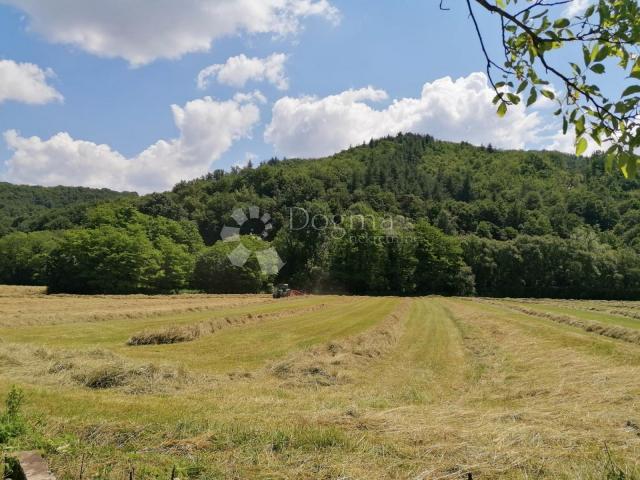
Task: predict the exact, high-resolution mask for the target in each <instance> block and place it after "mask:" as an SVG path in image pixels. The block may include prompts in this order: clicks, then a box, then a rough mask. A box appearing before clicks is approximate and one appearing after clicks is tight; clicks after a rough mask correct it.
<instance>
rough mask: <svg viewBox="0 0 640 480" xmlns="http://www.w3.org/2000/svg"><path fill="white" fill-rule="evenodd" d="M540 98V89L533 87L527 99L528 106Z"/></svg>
mask: <svg viewBox="0 0 640 480" xmlns="http://www.w3.org/2000/svg"><path fill="white" fill-rule="evenodd" d="M536 100H538V91H537V90H536V89H535V88H531V92H530V93H529V99H528V100H527V107H530V106H531V105H533V104H534V103H536Z"/></svg>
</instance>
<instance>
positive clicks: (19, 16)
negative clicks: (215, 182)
mask: <svg viewBox="0 0 640 480" xmlns="http://www.w3.org/2000/svg"><path fill="white" fill-rule="evenodd" d="M53 3H54V2H49V1H48V0H0V61H4V62H5V63H4V69H3V68H0V132H11V133H9V134H5V138H4V139H2V140H0V178H3V179H5V180H8V181H14V182H17V183H32V184H44V185H53V184H59V183H61V184H70V185H87V186H105V187H111V188H116V189H124V188H128V189H133V188H135V189H136V190H138V191H143V192H144V191H151V190H163V189H166V188H170V186H171V185H172V184H173V183H175V181H177V180H179V179H181V178H185V179H188V178H191V177H192V176H196V175H201V174H204V173H206V171H208V170H209V169H213V168H225V169H228V168H229V167H231V166H232V165H234V164H241V163H243V162H244V161H246V159H247V158H255V159H256V161H260V160H264V159H268V158H270V157H272V156H274V155H277V156H279V157H282V156H303V157H313V156H318V155H325V154H329V153H332V152H334V151H337V150H340V149H342V148H346V147H348V146H349V145H350V144H355V143H359V142H361V141H362V140H364V139H368V138H370V137H371V136H378V135H383V134H387V133H395V132H396V131H399V130H402V131H407V130H413V131H417V132H419V133H432V134H434V135H436V136H438V137H441V138H444V139H448V140H468V141H471V142H472V143H488V142H492V143H494V144H496V145H498V146H501V147H505V148H511V147H513V148H560V149H567V145H570V142H567V141H564V140H562V139H561V140H558V137H557V133H558V131H557V126H556V125H555V123H554V122H553V121H550V120H549V118H548V117H550V112H549V106H545V105H541V106H540V107H539V108H537V109H535V110H533V111H528V112H527V111H524V110H522V111H517V112H514V113H513V114H512V113H510V114H509V115H508V116H507V118H506V119H505V120H498V119H497V118H494V117H495V115H493V111H494V107H493V106H492V105H490V102H487V100H486V99H487V98H490V97H488V95H490V94H491V92H490V91H489V90H488V88H486V85H485V88H483V85H482V83H483V79H482V76H481V74H480V73H477V72H483V71H484V63H485V62H484V58H483V57H482V54H481V51H480V48H479V45H478V42H477V39H476V37H475V32H474V31H473V28H472V24H471V22H470V19H469V18H468V15H467V14H466V12H465V10H464V5H463V2H461V1H460V0H450V1H449V6H450V7H451V10H450V11H446V12H443V11H440V10H439V7H438V3H439V2H438V1H436V0H427V1H424V0H396V1H394V2H382V1H381V2H372V1H371V0H369V1H366V0H332V1H331V2H328V1H327V0H255V2H251V1H246V0H244V1H242V0H237V1H236V0H186V1H184V2H172V1H171V0H162V1H158V0H140V1H138V2H137V5H138V6H137V7H136V8H130V5H131V4H129V3H127V2H126V1H124V0H116V1H113V2H110V3H111V5H109V6H100V2H92V1H88V2H87V1H85V0H60V1H59V2H55V3H56V4H57V8H55V7H52V6H51V5H52V4H53ZM107 3H109V2H107ZM223 3H224V4H225V5H226V6H227V7H225V8H227V10H225V13H224V15H222V14H219V13H218V12H217V11H216V12H214V13H212V14H211V15H214V17H212V19H213V21H208V20H207V19H206V18H204V19H203V18H200V17H202V16H203V14H202V13H198V12H197V11H195V10H197V8H201V7H202V5H203V4H205V5H206V4H214V5H215V6H216V8H217V6H219V5H220V4H223ZM87 4H89V5H91V4H94V5H93V8H91V7H87ZM179 5H182V8H180V7H177V6H179ZM265 5H267V6H265ZM269 5H271V6H269ZM254 7H255V8H254ZM52 8H53V9H52ZM145 8H146V9H147V10H146V11H145ZM176 8H178V9H177V10H176ZM189 9H192V10H193V12H190V11H189ZM132 10H133V11H132ZM480 19H481V25H482V27H483V29H485V30H486V31H487V32H488V33H487V37H488V38H489V42H490V45H491V48H492V49H496V50H495V51H496V53H498V51H497V47H498V45H497V43H496V41H497V38H496V36H495V33H496V32H497V30H496V24H495V23H494V20H493V19H491V18H489V17H488V16H487V15H480ZM217 20H220V21H219V22H217ZM212 25H213V26H212ZM194 32H195V33H194ZM196 37H197V38H196ZM207 41H209V42H210V45H211V46H210V48H209V49H206V43H207ZM203 42H204V46H203ZM193 50H196V51H193ZM274 54H284V57H282V56H281V57H280V58H284V60H283V61H282V62H280V63H279V64H278V62H275V61H274V63H275V66H273V65H272V67H273V69H274V71H275V73H274V72H271V77H269V74H268V73H267V71H266V70H264V71H261V68H263V67H264V65H263V64H265V62H266V61H267V60H266V59H269V58H270V56H271V55H274ZM241 55H242V56H244V57H239V56H241ZM167 57H172V58H167ZM234 57H238V58H239V60H238V58H236V65H237V64H238V63H240V64H242V65H241V67H243V68H244V69H245V73H244V74H242V73H241V72H240V73H238V71H237V70H236V71H234V70H233V69H231V68H226V69H225V67H224V66H223V65H225V64H226V63H227V62H228V60H229V59H232V58H234ZM243 59H244V60H243ZM247 59H253V60H251V61H250V62H246V60H247ZM8 62H12V63H11V64H10V63H8ZM243 62H244V64H243ZM260 62H262V63H260ZM249 63H251V65H249ZM25 64H33V66H32V68H31V69H30V70H29V71H28V72H27V74H26V75H27V77H23V76H21V75H25V72H23V71H22V70H24V68H23V67H24V65H25ZM212 65H218V67H213V71H214V72H215V73H214V74H213V75H211V76H210V77H208V85H207V86H206V88H204V89H201V88H198V85H197V83H196V79H197V77H198V73H199V72H200V71H202V70H203V69H205V68H206V67H209V66H212ZM229 65H230V64H227V66H229ZM2 66H3V64H2V63H0V67H2ZM35 66H37V67H35ZM33 68H37V69H40V72H34V70H33ZM48 69H50V70H48ZM247 69H249V70H247ZM256 72H257V73H256ZM3 75H4V76H3ZM12 75H13V76H14V77H16V78H17V79H16V78H13V77H11V76H12ZM38 75H40V76H38ZM225 75H226V76H225ZM274 76H276V77H277V76H279V78H280V79H285V80H286V82H285V83H287V84H288V88H286V89H285V88H284V87H285V85H283V84H282V82H281V83H280V84H278V82H277V81H275V80H273V77H274ZM446 77H451V80H446ZM247 78H248V80H247ZM243 80H246V82H245V83H244V84H242V81H243ZM3 82H4V83H5V84H6V85H8V87H5V88H4V91H5V92H6V90H7V89H10V87H11V86H12V85H13V86H15V84H16V83H17V82H22V83H21V85H23V86H24V85H25V82H33V88H34V89H35V90H34V91H24V88H22V90H20V88H18V90H19V91H18V92H17V93H13V96H12V95H11V93H5V98H4V101H2V100H3V97H2V92H3V87H2V83H3ZM426 83H429V84H431V85H430V87H429V88H427V89H425V91H423V86H424V85H425V84H426ZM29 85H31V84H30V83H29ZM25 88H26V87H25ZM258 92H259V93H258ZM238 94H243V95H244V96H243V97H238ZM61 97H63V99H61ZM205 97H211V98H209V99H206V98H205ZM172 105H175V106H176V108H174V109H173V110H172V107H171V106H172ZM178 118H182V119H183V120H182V127H180V126H179V125H177V122H178V121H179V120H177V119H178ZM34 136H37V137H39V138H38V139H34V138H32V137H34ZM99 146H102V147H99Z"/></svg>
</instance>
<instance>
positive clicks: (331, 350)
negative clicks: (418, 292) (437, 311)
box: [266, 299, 411, 386]
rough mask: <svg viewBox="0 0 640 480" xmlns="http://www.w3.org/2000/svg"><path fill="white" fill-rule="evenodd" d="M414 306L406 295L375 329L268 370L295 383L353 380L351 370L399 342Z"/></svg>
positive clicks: (295, 357) (327, 382) (319, 348)
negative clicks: (350, 374)
mask: <svg viewBox="0 0 640 480" xmlns="http://www.w3.org/2000/svg"><path fill="white" fill-rule="evenodd" d="M410 306H411V300H410V299H404V300H402V302H401V303H400V304H399V305H398V307H397V308H396V309H395V310H394V311H393V312H392V313H390V314H389V315H388V316H387V317H386V318H385V319H384V320H383V321H382V322H381V323H380V324H379V325H378V326H376V327H374V328H373V329H371V330H369V331H366V332H363V333H360V334H358V335H354V336H351V337H347V338H345V339H343V340H340V341H335V340H334V341H331V342H329V343H327V344H325V345H322V346H318V347H314V348H311V349H308V350H305V351H303V352H297V353H295V354H293V355H291V356H289V357H288V358H287V359H285V360H282V361H279V362H277V363H273V364H271V365H269V366H267V367H266V373H267V374H269V375H272V376H275V377H276V378H279V379H281V380H286V381H287V383H289V384H292V385H309V384H312V385H319V386H329V385H336V384H344V383H349V381H350V378H349V375H348V370H349V369H351V368H354V367H355V368H357V367H359V366H362V365H363V364H366V363H367V362H369V361H371V360H373V359H377V358H380V357H382V356H383V355H385V354H386V353H387V352H389V351H390V350H392V349H393V347H394V346H395V345H396V344H397V343H398V340H399V339H400V336H401V335H402V332H403V331H404V326H405V320H406V318H407V316H408V313H409V309H410Z"/></svg>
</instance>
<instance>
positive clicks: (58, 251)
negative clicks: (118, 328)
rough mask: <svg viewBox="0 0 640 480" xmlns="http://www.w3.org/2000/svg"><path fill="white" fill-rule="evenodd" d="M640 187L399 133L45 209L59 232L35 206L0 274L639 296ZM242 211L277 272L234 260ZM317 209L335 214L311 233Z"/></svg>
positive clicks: (0, 251) (6, 244)
mask: <svg viewBox="0 0 640 480" xmlns="http://www.w3.org/2000/svg"><path fill="white" fill-rule="evenodd" d="M638 186H640V184H639V183H638V181H635V180H634V181H629V180H625V179H623V178H622V177H621V176H620V175H618V174H607V173H605V172H604V167H603V159H602V158H601V157H599V156H598V155H595V156H594V157H592V158H591V159H588V160H584V159H578V158H576V157H573V156H570V155H563V154H560V153H556V152H521V151H497V150H495V149H494V148H492V147H491V146H487V147H480V148H478V147H473V146H471V145H468V144H464V143H463V144H452V143H448V142H440V141H436V140H434V139H433V138H431V137H429V136H419V135H411V134H405V135H402V134H401V135H398V136H396V137H393V138H391V137H390V138H384V139H380V140H374V141H371V142H369V143H368V144H366V145H362V146H360V147H356V148H352V149H349V150H346V151H344V152H341V153H339V154H336V155H334V156H332V157H329V158H324V159H318V160H278V159H272V160H270V161H268V162H265V163H264V164H262V165H260V166H259V167H257V168H244V169H234V170H233V171H232V172H223V171H220V170H217V171H215V172H212V173H211V174H209V175H207V176H205V177H203V178H201V179H197V180H193V181H190V182H182V183H180V184H178V185H176V186H175V187H174V189H173V190H172V191H171V192H165V193H156V194H152V195H147V196H143V197H139V198H138V197H134V196H130V195H126V194H125V196H124V197H123V198H115V199H114V198H110V199H108V200H107V201H106V203H103V204H100V205H98V206H97V207H96V206H90V205H89V206H87V204H86V203H82V202H80V203H73V202H71V203H68V204H67V205H66V206H63V207H56V208H57V209H56V208H54V209H53V210H55V211H56V216H59V215H60V214H61V213H60V212H61V211H62V212H64V211H65V209H66V211H67V212H68V215H66V216H65V214H64V213H62V218H59V219H58V220H56V222H58V224H59V225H61V226H60V228H57V227H55V226H54V225H47V224H46V222H45V223H43V222H42V221H34V219H35V218H36V217H38V218H40V219H41V218H42V215H43V213H42V212H39V213H38V214H37V215H36V217H33V218H30V217H29V216H28V215H27V216H26V217H23V218H22V219H21V221H20V222H16V221H15V219H14V225H18V227H17V228H16V227H13V229H14V230H16V229H18V230H22V232H15V231H14V232H12V233H10V234H8V235H5V236H4V237H2V238H0V256H1V257H0V263H1V265H0V282H5V283H40V284H48V285H49V287H50V289H51V291H75V292H82V293H97V292H101V293H107V292H114V293H115V292H117V293H126V292H168V291H179V290H183V289H198V290H205V291H211V292H216V291H217V292H232V291H233V292H238V291H260V290H262V289H265V288H266V286H267V285H268V284H269V283H271V282H288V283H290V284H292V285H293V286H295V287H296V288H303V289H309V290H316V291H335V292H348V293H371V294H428V293H443V294H471V293H477V294H480V295H491V296H554V297H576V298H587V297H592V298H640V276H639V273H638V272H639V265H640V256H639V255H640V193H639V190H638ZM24 188H26V187H24ZM249 206H257V207H258V208H259V210H260V212H261V214H262V213H264V212H267V213H269V214H270V216H271V222H272V224H273V227H274V228H273V229H272V230H270V231H269V232H267V233H269V235H268V236H267V237H266V241H265V240H259V239H258V238H254V237H243V242H248V244H247V245H248V247H250V248H249V250H251V251H252V252H255V251H261V250H266V249H267V248H269V247H275V248H276V250H277V251H278V253H279V254H280V256H281V257H282V260H283V261H284V262H285V265H284V267H283V268H282V270H280V272H279V274H278V275H277V276H275V277H274V276H267V275H265V274H264V273H262V271H261V269H260V265H259V262H258V261H257V260H256V256H255V255H251V256H250V257H249V258H248V259H247V262H246V263H245V264H244V265H243V266H242V267H236V266H233V265H232V264H231V263H230V262H229V261H228V258H227V254H228V253H230V251H232V250H233V248H235V246H234V244H233V242H222V241H220V240H221V232H222V228H223V226H225V225H229V226H233V225H235V221H234V219H233V217H232V214H233V212H234V211H235V210H236V209H238V208H244V209H245V211H247V210H248V207H249ZM25 208H26V207H25ZM60 209H62V210H60ZM53 210H52V211H53ZM314 217H315V218H321V219H331V221H330V222H329V224H327V225H324V226H323V227H322V228H315V227H311V226H310V224H309V219H311V218H314ZM56 218H58V217H56ZM352 218H358V219H360V218H361V219H362V220H361V221H358V222H351V221H348V220H349V219H352ZM305 223H306V226H305V227H304V228H298V227H299V226H300V225H304V224H305ZM316 227H317V225H316ZM37 230H47V231H37ZM258 233H260V232H258Z"/></svg>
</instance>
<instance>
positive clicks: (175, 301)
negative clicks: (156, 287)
mask: <svg viewBox="0 0 640 480" xmlns="http://www.w3.org/2000/svg"><path fill="white" fill-rule="evenodd" d="M12 292H13V290H12V289H8V288H7V287H0V327H16V326H21V327H22V326H35V325H59V324H68V323H81V322H107V321H112V320H127V319H131V320H140V319H145V318H157V317H163V316H170V315H181V314H189V313H198V312H208V311H212V310H218V309H220V308H224V309H233V308H242V307H246V306H248V305H261V304H267V303H269V302H271V301H272V300H271V298H270V297H267V296H264V295H229V296H223V295H205V294H198V295H190V294H189V295H187V294H185V295H174V296H153V295H128V296H118V295H113V296H104V295H94V296H74V295H44V294H40V295H31V294H29V295H21V294H20V295H19V296H16V295H15V294H13V295H12V294H11V293H12Z"/></svg>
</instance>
